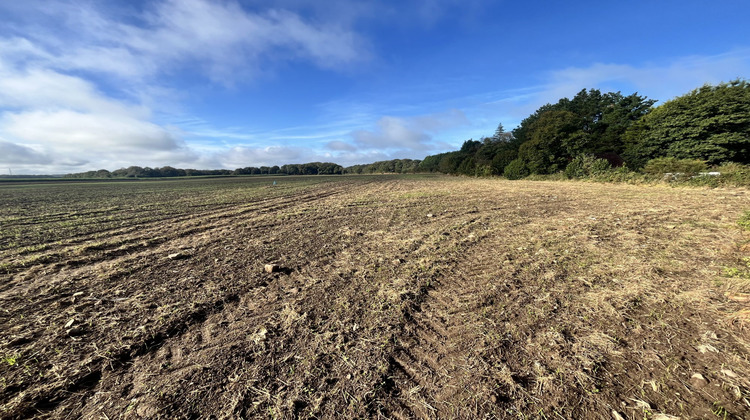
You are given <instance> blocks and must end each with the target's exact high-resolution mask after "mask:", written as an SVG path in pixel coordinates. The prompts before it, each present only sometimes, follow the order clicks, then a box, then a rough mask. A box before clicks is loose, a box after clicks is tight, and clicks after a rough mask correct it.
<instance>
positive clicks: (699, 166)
mask: <svg viewBox="0 0 750 420" xmlns="http://www.w3.org/2000/svg"><path fill="white" fill-rule="evenodd" d="M706 169H707V167H706V162H703V161H702V160H697V159H677V158H674V157H663V158H656V159H651V160H649V161H648V163H646V166H644V167H643V172H645V173H647V174H652V175H660V174H666V173H673V174H674V173H680V174H684V175H695V174H697V173H699V172H705V171H706Z"/></svg>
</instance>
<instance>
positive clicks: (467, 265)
mask: <svg viewBox="0 0 750 420" xmlns="http://www.w3.org/2000/svg"><path fill="white" fill-rule="evenodd" d="M270 183H271V181H270V180H269V179H257V178H239V179H238V178H234V179H218V180H180V181H158V182H136V183H97V184H56V185H43V184H31V185H4V186H0V203H1V205H2V209H3V212H2V215H0V229H1V231H0V256H1V258H2V259H1V260H0V264H2V266H0V328H1V331H2V334H0V357H2V360H0V417H3V418H25V417H31V416H36V417H40V418H61V417H65V416H68V417H70V418H74V417H85V418H97V419H98V418H110V419H114V418H138V417H148V418H155V417H163V418H210V416H213V417H214V418H308V417H317V418H352V417H366V418H378V417H385V418H493V417H494V418H515V417H518V418H546V419H553V418H614V419H620V418H631V419H635V418H638V419H642V418H654V419H657V418H660V419H670V418H675V417H680V418H748V417H750V402H749V400H750V380H748V378H750V361H749V360H748V354H750V343H749V341H748V340H749V338H750V332H749V331H748V328H750V318H749V317H748V314H749V313H750V309H749V308H750V303H749V302H748V301H749V300H750V295H749V294H748V292H750V280H748V279H750V268H748V264H749V263H748V262H749V261H750V259H748V257H750V250H749V249H748V247H747V245H746V244H747V242H748V240H749V239H750V235H748V233H746V231H743V230H742V229H741V228H740V227H739V226H738V225H737V221H738V219H740V217H741V216H742V214H743V212H744V211H745V210H747V209H748V208H750V195H748V194H747V193H746V190H741V189H736V190H735V189H722V190H709V189H695V188H670V187H667V186H630V185H606V184H591V183H574V182H530V181H525V182H524V181H518V182H508V181H503V180H477V179H459V178H448V177H392V176H383V177H337V178H333V177H331V178H325V177H312V178H279V185H278V186H276V187H271V186H270ZM268 263H274V264H277V265H278V266H279V267H280V270H279V271H277V272H273V273H267V272H266V271H265V270H264V266H265V264H268ZM671 416H675V417H671Z"/></svg>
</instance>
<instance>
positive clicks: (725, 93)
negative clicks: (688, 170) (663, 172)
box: [624, 80, 750, 167]
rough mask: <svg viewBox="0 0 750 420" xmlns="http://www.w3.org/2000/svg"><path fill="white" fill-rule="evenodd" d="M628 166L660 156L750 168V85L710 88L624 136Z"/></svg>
mask: <svg viewBox="0 0 750 420" xmlns="http://www.w3.org/2000/svg"><path fill="white" fill-rule="evenodd" d="M625 142H626V148H625V153H624V155H625V157H626V161H628V162H629V163H631V164H632V165H634V166H635V167H641V166H643V165H645V163H646V162H648V161H649V160H651V159H654V158H657V157H674V158H677V159H699V160H704V161H706V162H708V163H709V164H717V163H721V162H728V161H731V162H740V163H750V83H748V82H747V81H744V80H735V81H732V82H729V83H722V84H719V85H717V86H711V85H705V86H703V87H701V88H699V89H696V90H694V91H692V92H690V93H688V94H686V95H684V96H680V97H678V98H675V99H673V100H671V101H668V102H666V103H664V104H663V105H661V106H660V107H658V108H656V109H655V110H654V111H653V112H651V113H650V114H648V115H646V116H645V117H644V118H642V119H641V120H640V121H638V122H637V123H636V124H634V125H633V126H631V127H630V128H629V129H628V130H627V131H626V133H625Z"/></svg>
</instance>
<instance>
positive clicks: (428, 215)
mask: <svg viewBox="0 0 750 420" xmlns="http://www.w3.org/2000/svg"><path fill="white" fill-rule="evenodd" d="M427 217H435V215H434V214H432V213H427Z"/></svg>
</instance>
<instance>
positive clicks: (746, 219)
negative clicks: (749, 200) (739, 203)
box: [737, 211, 750, 230]
mask: <svg viewBox="0 0 750 420" xmlns="http://www.w3.org/2000/svg"><path fill="white" fill-rule="evenodd" d="M737 224H738V225H740V227H741V228H742V229H745V230H750V211H746V212H745V214H743V215H742V216H741V217H740V220H738V221H737Z"/></svg>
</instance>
